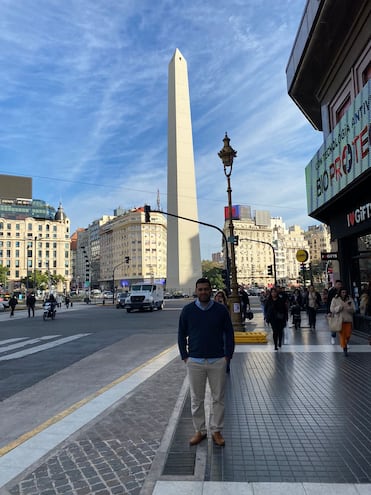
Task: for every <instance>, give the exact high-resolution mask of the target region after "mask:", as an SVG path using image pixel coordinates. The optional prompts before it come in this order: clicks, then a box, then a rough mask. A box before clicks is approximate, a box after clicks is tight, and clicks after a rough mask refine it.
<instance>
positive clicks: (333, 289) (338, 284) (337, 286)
mask: <svg viewBox="0 0 371 495" xmlns="http://www.w3.org/2000/svg"><path fill="white" fill-rule="evenodd" d="M342 287H343V282H342V281H341V280H336V281H335V285H334V286H333V287H330V288H329V291H328V293H327V316H331V310H330V307H331V302H332V300H333V298H334V297H335V296H336V295H338V294H339V293H340V289H341V288H342ZM335 342H336V332H331V344H332V345H334V344H335Z"/></svg>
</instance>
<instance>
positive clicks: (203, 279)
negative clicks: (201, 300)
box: [196, 277, 211, 289]
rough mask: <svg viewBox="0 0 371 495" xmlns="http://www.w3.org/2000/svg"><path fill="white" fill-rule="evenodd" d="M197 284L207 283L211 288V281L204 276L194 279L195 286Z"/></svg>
mask: <svg viewBox="0 0 371 495" xmlns="http://www.w3.org/2000/svg"><path fill="white" fill-rule="evenodd" d="M198 284H207V285H208V286H209V287H210V289H211V282H210V280H209V279H208V278H206V277H201V278H199V279H198V280H197V281H196V287H197V285H198Z"/></svg>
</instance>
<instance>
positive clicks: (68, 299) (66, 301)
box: [64, 296, 70, 309]
mask: <svg viewBox="0 0 371 495" xmlns="http://www.w3.org/2000/svg"><path fill="white" fill-rule="evenodd" d="M64 302H65V304H66V308H67V309H68V308H69V306H70V298H69V297H68V296H66V297H65V298H64Z"/></svg>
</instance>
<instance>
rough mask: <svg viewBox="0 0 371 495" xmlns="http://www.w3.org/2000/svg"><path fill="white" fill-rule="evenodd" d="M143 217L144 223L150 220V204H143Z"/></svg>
mask: <svg viewBox="0 0 371 495" xmlns="http://www.w3.org/2000/svg"><path fill="white" fill-rule="evenodd" d="M144 219H145V222H146V223H149V222H150V221H151V207H150V205H144Z"/></svg>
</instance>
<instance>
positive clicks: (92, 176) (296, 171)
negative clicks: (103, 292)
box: [0, 0, 322, 258]
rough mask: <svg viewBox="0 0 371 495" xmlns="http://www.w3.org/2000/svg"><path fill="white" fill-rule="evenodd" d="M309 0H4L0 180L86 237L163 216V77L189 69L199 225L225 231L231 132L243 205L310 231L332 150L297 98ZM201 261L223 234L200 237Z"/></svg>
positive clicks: (237, 199)
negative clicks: (117, 212)
mask: <svg viewBox="0 0 371 495" xmlns="http://www.w3.org/2000/svg"><path fill="white" fill-rule="evenodd" d="M305 5H306V0H281V1H280V2H277V1H276V0H230V1H229V2H225V1H222V0H177V1H175V0H157V1H156V2H153V0H64V1H63V2H61V1H60V0H38V1H37V2H35V1H31V0H2V1H1V2H0V45H1V50H0V66H1V71H0V88H1V90H0V104H1V112H0V125H1V133H0V173H3V174H14V175H24V176H30V177H32V178H33V196H34V198H37V199H43V200H45V201H47V202H49V203H50V204H52V205H53V206H55V207H57V206H58V204H59V202H62V205H63V207H64V209H65V212H66V213H67V215H68V216H69V218H70V219H71V226H72V230H75V229H76V228H78V227H86V226H87V225H88V224H89V223H90V222H92V221H93V220H94V219H96V218H100V217H101V216H102V215H109V214H112V212H113V209H114V208H116V207H118V206H121V207H123V208H132V207H135V206H142V205H143V204H144V203H149V204H151V205H152V207H153V208H155V207H156V200H157V191H158V190H159V191H160V200H161V207H162V208H163V209H164V210H166V180H167V77H168V64H169V62H170V59H171V58H172V56H173V53H174V51H175V49H176V48H179V50H180V51H181V52H182V54H183V55H184V57H185V58H186V60H187V63H188V76H189V86H190V97H191V111H192V122H193V140H194V156H195V168H196V180H197V196H198V211H199V220H201V221H203V222H207V223H212V224H215V225H217V226H219V227H222V225H223V219H224V217H223V214H224V210H223V208H224V205H225V204H226V201H227V194H226V187H227V185H226V179H225V177H224V173H223V168H222V164H221V162H220V159H219V158H218V156H217V153H218V151H219V150H220V149H221V148H222V146H223V142H222V139H223V137H224V133H225V131H228V135H229V137H230V138H231V145H232V146H233V147H234V148H235V149H236V150H237V153H238V155H237V158H236V159H235V162H234V168H233V174H232V190H233V192H232V196H233V203H234V204H245V205H251V207H252V209H253V210H255V209H260V210H269V211H270V212H271V215H272V216H281V217H282V218H283V219H284V221H285V222H286V225H287V226H289V225H293V224H298V225H301V226H302V227H303V228H306V227H307V226H308V225H313V224H315V223H316V222H315V221H314V220H313V219H311V218H310V217H308V216H307V209H306V192H305V179H304V168H305V166H306V165H307V163H308V162H309V161H310V159H311V158H312V156H313V155H314V154H315V152H316V151H317V149H318V148H319V146H320V145H321V143H322V133H320V132H318V131H315V130H314V129H313V128H312V127H311V125H310V124H309V123H308V122H307V121H306V119H305V118H304V116H303V115H302V114H301V113H300V111H299V110H298V109H297V107H296V106H295V104H294V103H293V102H292V100H291V99H290V98H289V97H288V95H287V87H286V74H285V69H286V65H287V62H288V59H289V55H290V52H291V49H292V46H293V43H294V39H295V36H296V33H297V29H298V27H299V23H300V20H301V17H302V15H303V12H304V8H305ZM200 239H201V254H202V258H210V257H211V253H212V252H216V251H219V250H220V245H221V239H220V234H218V233H217V232H216V231H215V232H214V231H211V230H210V229H207V228H206V227H201V228H200Z"/></svg>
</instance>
